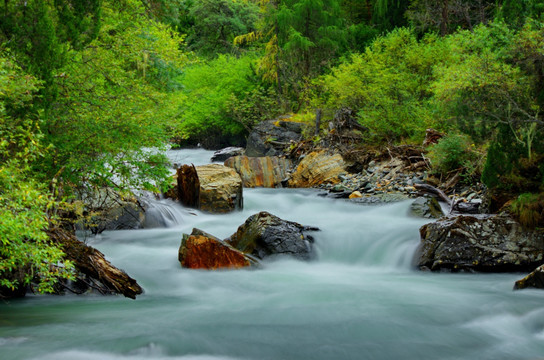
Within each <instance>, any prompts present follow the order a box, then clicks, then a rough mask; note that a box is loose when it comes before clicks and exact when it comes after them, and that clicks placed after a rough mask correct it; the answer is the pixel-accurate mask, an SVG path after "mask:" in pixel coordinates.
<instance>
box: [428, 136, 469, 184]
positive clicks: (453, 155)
mask: <svg viewBox="0 0 544 360" xmlns="http://www.w3.org/2000/svg"><path fill="white" fill-rule="evenodd" d="M428 156H429V158H430V160H431V164H432V167H433V171H434V172H436V173H439V174H442V175H447V174H448V173H449V172H452V171H459V170H461V171H463V172H464V173H466V174H471V173H473V172H474V171H476V168H477V167H476V166H475V165H474V163H475V161H476V160H477V158H478V156H477V153H476V151H475V150H474V145H473V144H472V143H471V141H470V138H469V137H468V136H466V135H460V134H453V135H447V136H445V137H443V138H442V139H440V141H439V142H438V143H437V144H435V145H433V147H432V148H431V150H430V151H429V154H428Z"/></svg>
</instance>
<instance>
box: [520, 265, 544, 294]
mask: <svg viewBox="0 0 544 360" xmlns="http://www.w3.org/2000/svg"><path fill="white" fill-rule="evenodd" d="M527 288H537V289H544V265H541V266H539V267H537V268H536V269H535V270H534V271H533V272H532V273H530V274H529V275H527V276H526V277H524V278H523V279H521V280H518V281H516V283H515V284H514V290H521V289H527Z"/></svg>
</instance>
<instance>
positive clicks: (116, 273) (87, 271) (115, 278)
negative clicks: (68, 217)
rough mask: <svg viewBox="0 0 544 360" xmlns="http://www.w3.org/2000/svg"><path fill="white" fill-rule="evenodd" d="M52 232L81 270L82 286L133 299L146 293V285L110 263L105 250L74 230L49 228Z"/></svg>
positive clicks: (78, 270)
mask: <svg viewBox="0 0 544 360" xmlns="http://www.w3.org/2000/svg"><path fill="white" fill-rule="evenodd" d="M48 234H49V237H50V238H51V240H52V241H53V242H55V243H57V244H59V245H61V247H62V250H63V251H64V253H65V254H66V259H67V260H70V261H72V262H73V263H74V266H75V269H76V270H77V272H78V274H77V281H76V283H79V284H78V285H77V286H78V287H79V288H82V287H87V288H94V289H96V290H98V291H99V292H101V293H103V294H106V293H109V294H123V295H124V296H126V297H128V298H131V299H135V298H136V295H140V294H141V293H143V289H142V288H141V287H140V285H138V283H137V282H136V280H134V279H133V278H131V277H130V276H128V275H127V273H125V272H124V271H123V270H120V269H118V268H116V267H115V266H113V265H112V264H110V262H109V261H107V260H106V259H105V258H104V254H102V253H101V252H100V251H98V250H96V249H95V248H93V247H90V246H87V245H85V244H84V243H82V242H81V241H79V240H78V239H77V238H76V237H75V235H74V234H72V233H71V232H69V231H67V230H64V229H60V228H53V229H50V230H49V231H48ZM82 285H84V286H82ZM69 290H70V291H72V292H78V291H73V290H72V289H69ZM79 292H80V291H79Z"/></svg>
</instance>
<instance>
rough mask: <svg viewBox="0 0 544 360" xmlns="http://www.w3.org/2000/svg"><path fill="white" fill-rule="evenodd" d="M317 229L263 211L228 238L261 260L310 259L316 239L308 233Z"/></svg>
mask: <svg viewBox="0 0 544 360" xmlns="http://www.w3.org/2000/svg"><path fill="white" fill-rule="evenodd" d="M315 230H318V229H317V228H312V227H307V226H303V225H300V224H298V223H296V222H292V221H286V220H282V219H280V218H279V217H277V216H274V215H272V214H270V213H268V212H266V211H262V212H260V213H258V214H255V215H252V216H250V217H249V218H248V219H247V220H246V222H245V223H244V224H242V225H241V226H240V227H239V228H238V230H237V231H236V233H234V234H233V235H232V236H231V237H230V238H229V239H227V240H226V241H227V242H228V243H230V244H231V245H232V246H234V247H235V248H236V249H238V250H240V251H242V252H244V253H247V254H251V255H253V256H255V257H257V258H259V259H264V258H266V257H270V256H277V255H289V256H293V257H295V258H298V259H302V260H309V259H311V258H312V257H313V251H312V243H313V238H312V237H311V236H310V235H308V234H307V232H308V231H315Z"/></svg>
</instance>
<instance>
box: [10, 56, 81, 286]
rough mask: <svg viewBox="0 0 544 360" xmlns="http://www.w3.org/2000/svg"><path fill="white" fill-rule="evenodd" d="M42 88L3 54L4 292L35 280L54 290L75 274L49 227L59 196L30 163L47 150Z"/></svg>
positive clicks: (38, 283)
mask: <svg viewBox="0 0 544 360" xmlns="http://www.w3.org/2000/svg"><path fill="white" fill-rule="evenodd" d="M38 88H39V82H38V81H36V79H35V78H33V77H31V76H29V75H27V74H24V73H23V72H22V71H21V69H20V68H18V67H17V66H16V65H15V64H14V63H13V61H12V60H11V59H10V58H9V55H7V54H1V55H0V139H1V141H0V160H1V161H0V290H1V291H0V292H2V291H4V290H5V289H7V290H8V291H16V290H17V289H21V288H24V287H26V286H27V285H29V284H30V283H31V282H34V281H35V282H36V283H37V289H36V290H37V291H38V292H52V291H53V287H54V285H55V283H56V282H57V281H58V279H59V278H70V277H71V276H72V274H71V269H72V265H71V264H70V263H69V262H64V264H62V256H63V253H62V251H61V250H60V249H59V248H57V247H56V246H54V245H53V244H51V243H50V242H49V239H48V236H47V234H46V233H45V232H44V231H45V230H46V229H47V228H48V226H49V220H48V216H47V210H48V209H50V208H51V207H52V206H54V202H53V201H52V200H51V199H50V198H49V196H48V195H47V193H46V191H45V189H44V188H43V186H40V185H38V184H37V183H36V182H35V181H33V180H32V179H31V177H30V175H31V173H30V171H29V170H30V168H29V165H30V163H31V162H32V161H35V160H36V158H37V157H38V156H40V155H41V153H42V149H41V147H40V144H39V140H40V137H41V133H40V128H39V123H38V122H37V120H36V117H35V116H34V115H35V114H33V111H32V106H31V102H32V101H33V100H34V94H35V92H36V91H37V90H38ZM2 289H3V290H2Z"/></svg>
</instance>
